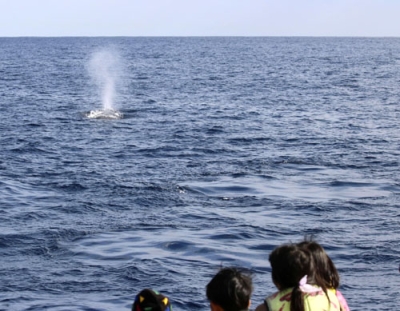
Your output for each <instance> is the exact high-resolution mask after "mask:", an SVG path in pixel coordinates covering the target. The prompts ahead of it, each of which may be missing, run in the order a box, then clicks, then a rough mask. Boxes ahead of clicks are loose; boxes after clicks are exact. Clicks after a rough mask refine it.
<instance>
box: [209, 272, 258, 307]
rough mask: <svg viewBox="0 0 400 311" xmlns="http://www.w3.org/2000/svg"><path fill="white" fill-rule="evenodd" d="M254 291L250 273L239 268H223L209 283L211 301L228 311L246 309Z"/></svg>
mask: <svg viewBox="0 0 400 311" xmlns="http://www.w3.org/2000/svg"><path fill="white" fill-rule="evenodd" d="M252 291H253V285H252V279H251V276H250V274H248V273H245V272H244V271H241V270H239V269H238V268H233V267H230V268H222V269H221V270H220V271H219V272H218V273H217V274H216V275H215V276H214V277H213V278H212V279H211V281H210V282H209V283H208V284H207V286H206V294H207V298H208V300H209V301H211V302H213V303H215V304H217V305H219V306H220V307H221V308H222V309H224V310H226V311H240V310H245V309H247V308H248V306H249V302H250V297H251V293H252Z"/></svg>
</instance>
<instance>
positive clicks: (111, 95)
mask: <svg viewBox="0 0 400 311" xmlns="http://www.w3.org/2000/svg"><path fill="white" fill-rule="evenodd" d="M89 73H90V76H91V77H92V79H93V81H94V83H95V84H96V86H97V88H98V91H99V93H100V94H101V102H102V106H103V109H102V110H94V111H90V113H89V114H88V117H89V118H104V119H105V118H107V119H117V118H120V117H121V116H122V114H121V113H120V112H118V111H116V110H115V94H116V86H117V84H118V79H119V77H120V64H119V56H118V54H117V53H116V52H115V51H112V50H109V49H108V50H101V51H98V52H96V53H94V54H93V56H92V57H91V59H90V64H89Z"/></svg>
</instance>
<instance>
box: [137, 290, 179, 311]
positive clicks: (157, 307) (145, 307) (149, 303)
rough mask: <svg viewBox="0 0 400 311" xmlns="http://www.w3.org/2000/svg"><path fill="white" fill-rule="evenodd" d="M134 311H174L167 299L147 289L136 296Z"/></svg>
mask: <svg viewBox="0 0 400 311" xmlns="http://www.w3.org/2000/svg"><path fill="white" fill-rule="evenodd" d="M132 311H172V306H171V304H170V302H169V299H168V298H167V297H165V296H163V295H161V294H160V293H159V292H157V291H155V290H152V289H148V288H146V289H144V290H142V291H141V292H140V293H139V294H138V295H137V296H136V298H135V301H134V302H133V305H132Z"/></svg>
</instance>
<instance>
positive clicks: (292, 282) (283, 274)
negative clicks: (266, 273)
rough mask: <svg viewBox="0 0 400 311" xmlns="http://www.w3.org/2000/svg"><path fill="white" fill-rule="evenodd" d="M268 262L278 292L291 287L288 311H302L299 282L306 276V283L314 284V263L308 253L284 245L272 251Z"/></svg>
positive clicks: (298, 248)
mask: <svg viewBox="0 0 400 311" xmlns="http://www.w3.org/2000/svg"><path fill="white" fill-rule="evenodd" d="M269 262H270V264H271V268H272V280H273V281H274V283H275V285H277V286H278V287H279V290H283V289H287V288H291V287H293V291H292V295H291V299H290V311H304V298H303V294H302V292H301V290H300V288H299V282H300V280H301V279H302V278H303V277H304V276H305V275H307V282H308V283H309V284H315V275H314V262H313V259H312V256H311V254H310V252H309V251H308V250H307V249H305V248H301V247H299V246H297V245H296V244H284V245H281V246H279V247H277V248H275V249H274V250H273V251H272V253H271V254H270V255H269Z"/></svg>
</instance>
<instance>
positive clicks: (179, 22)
mask: <svg viewBox="0 0 400 311" xmlns="http://www.w3.org/2000/svg"><path fill="white" fill-rule="evenodd" d="M0 36H398V37H400V0H0Z"/></svg>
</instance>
